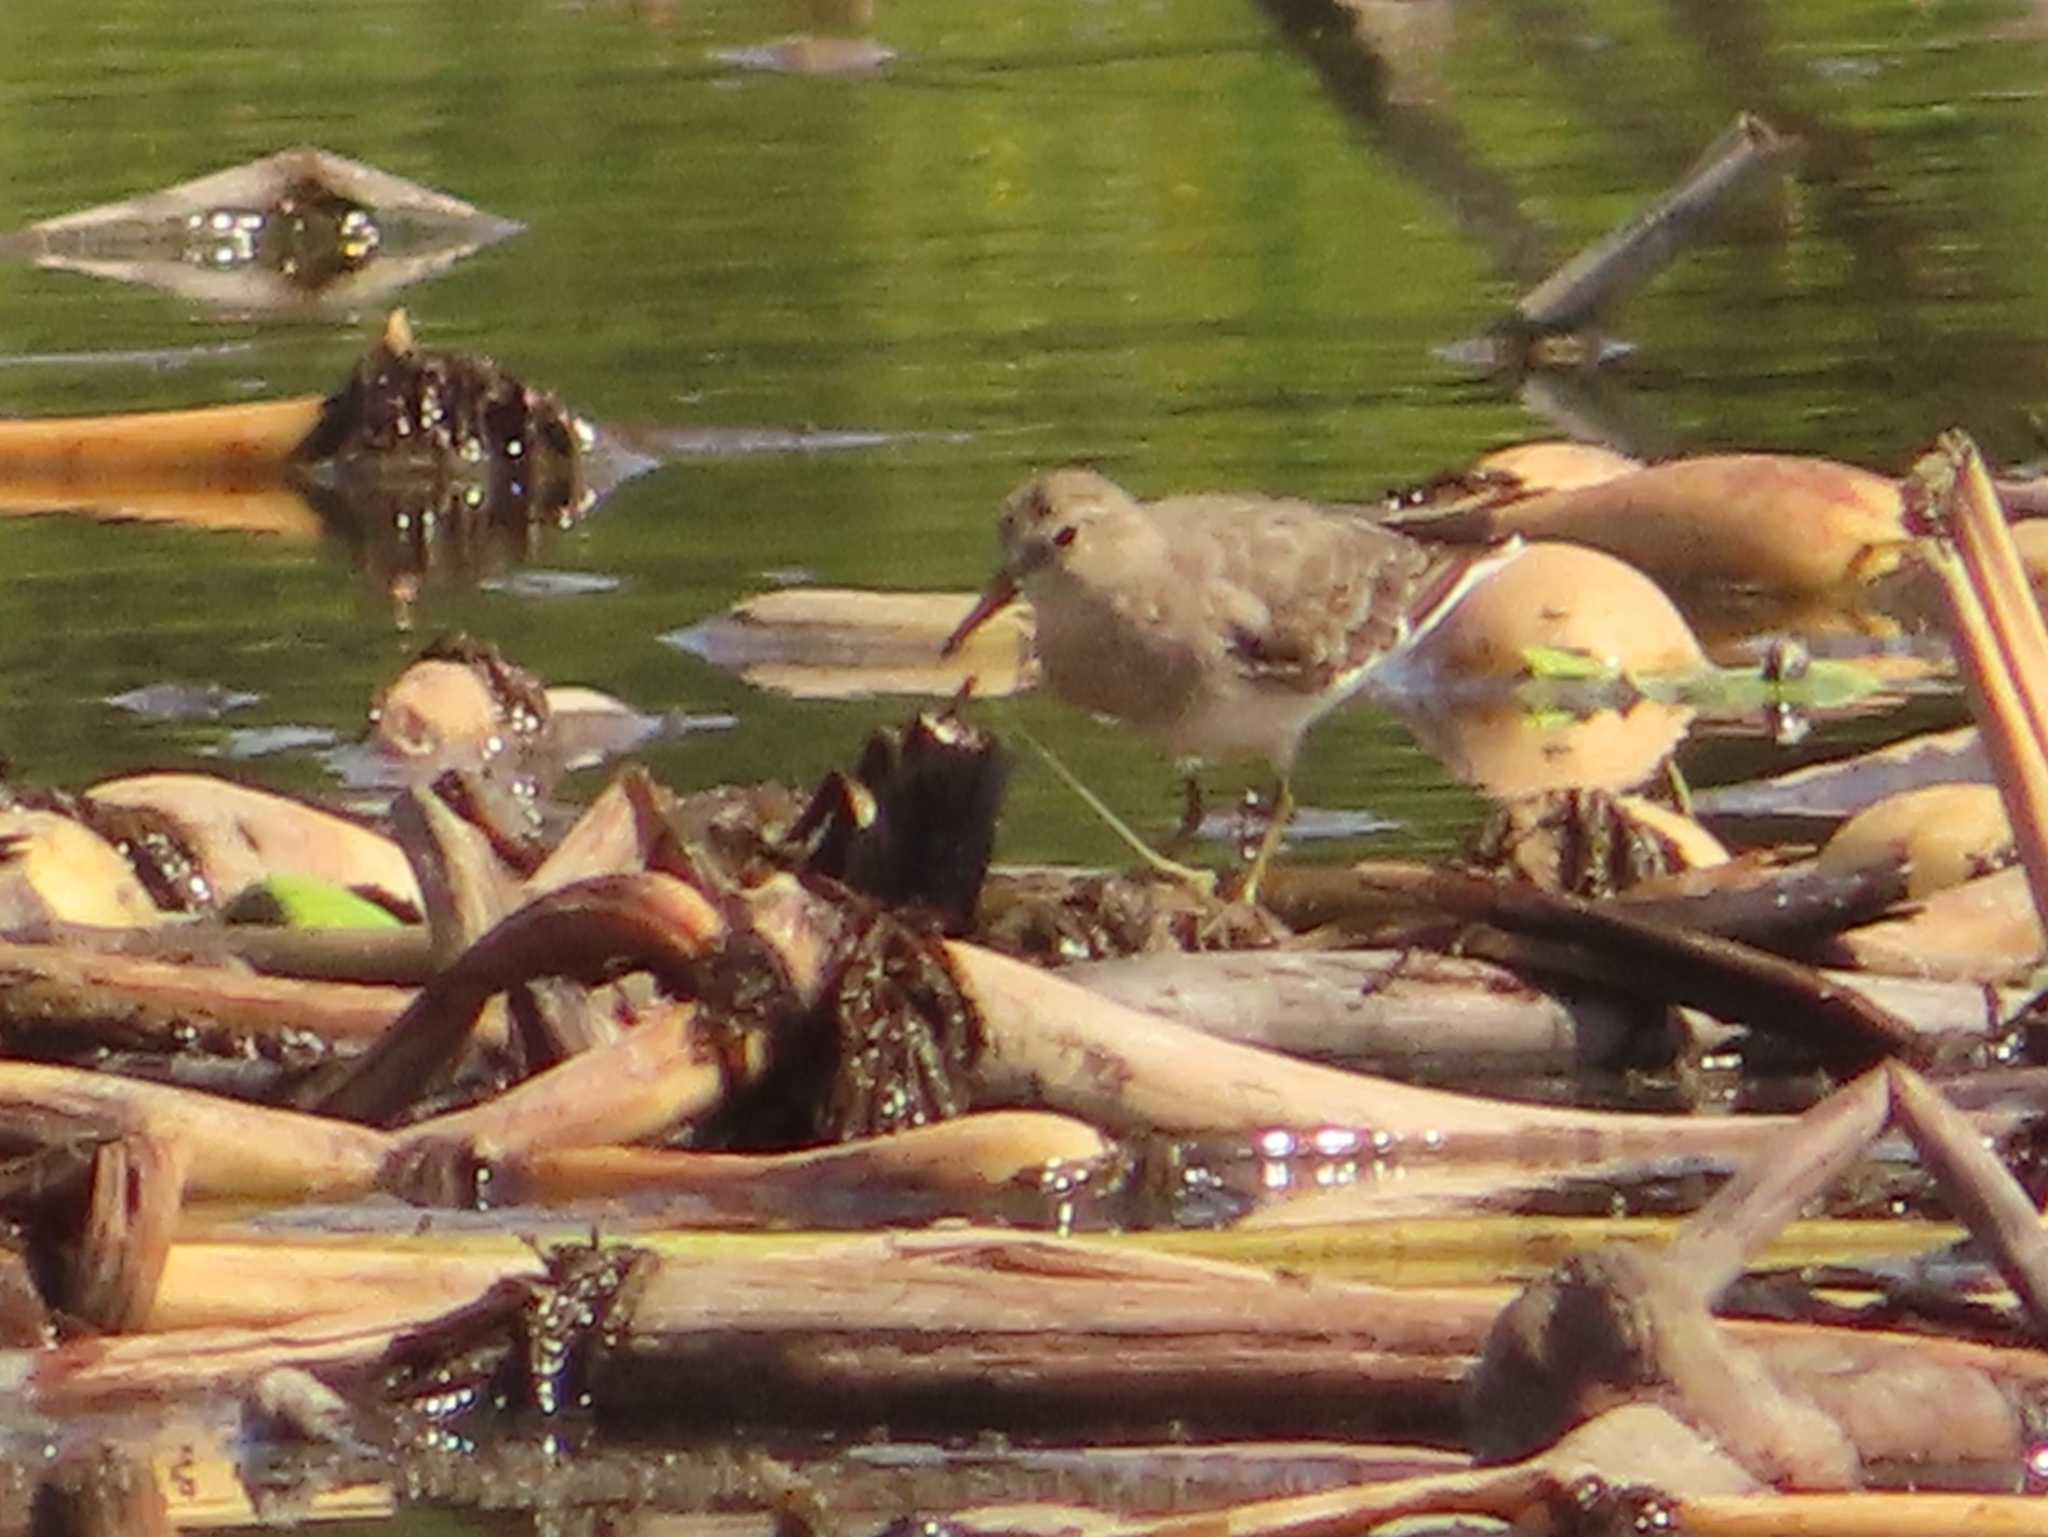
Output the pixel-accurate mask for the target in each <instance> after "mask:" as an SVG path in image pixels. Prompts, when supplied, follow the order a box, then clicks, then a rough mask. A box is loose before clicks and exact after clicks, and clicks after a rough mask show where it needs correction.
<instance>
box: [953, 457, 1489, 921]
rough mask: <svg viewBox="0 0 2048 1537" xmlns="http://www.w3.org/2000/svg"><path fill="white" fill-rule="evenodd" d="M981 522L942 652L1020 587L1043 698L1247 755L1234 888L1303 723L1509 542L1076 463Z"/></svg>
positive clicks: (1278, 805) (1276, 822) (1266, 854)
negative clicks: (1444, 541) (1445, 535)
mask: <svg viewBox="0 0 2048 1537" xmlns="http://www.w3.org/2000/svg"><path fill="white" fill-rule="evenodd" d="M997 538H998V541H999V543H1000V546H1001V549H1002V565H1001V566H1000V567H999V568H998V570H997V571H996V574H995V576H994V578H993V579H991V581H990V582H989V584H988V587H987V588H986V589H985V590H984V591H983V593H982V595H981V598H980V600H979V601H978V602H976V604H975V605H974V607H973V608H972V609H971V610H969V612H968V614H967V616H966V617H965V618H964V619H962V620H961V621H960V625H959V627H958V628H957V629H956V630H954V632H953V634H952V637H951V638H950V639H949V640H948V641H947V642H946V646H945V650H946V652H947V653H948V654H950V653H951V652H952V651H954V650H956V649H957V648H958V647H959V646H960V645H961V644H962V643H963V642H964V641H965V640H966V639H967V637H968V636H969V635H970V634H972V633H973V631H974V630H975V629H976V628H977V627H978V626H980V625H981V624H982V623H984V622H985V621H986V620H988V619H989V618H990V617H991V616H992V615H994V614H996V613H997V612H999V611H1000V610H1001V609H1003V608H1005V607H1006V606H1008V604H1009V603H1010V602H1011V601H1012V600H1013V599H1015V598H1016V597H1017V596H1019V594H1021V595H1023V596H1024V597H1026V598H1028V599H1030V601H1031V606H1032V608H1033V609H1034V610H1035V611H1036V614H1037V646H1038V655H1039V660H1040V662H1041V663H1042V665H1043V667H1044V670H1045V678H1046V681H1047V683H1049V684H1050V685H1051V687H1052V688H1053V690H1054V692H1056V693H1057V694H1059V695H1060V697H1061V698H1063V699H1065V700H1067V701H1068V702H1069V703H1071V704H1076V705H1079V706H1081V707H1082V708H1083V709H1088V710H1094V711H1098V712H1100V713H1102V714H1104V715H1111V716H1115V717H1116V718H1118V719H1119V720H1125V721H1129V722H1130V723H1131V724H1132V725H1134V726H1138V727H1141V728H1143V729H1145V730H1147V731H1150V732H1152V733H1153V734H1155V735H1156V736H1158V737H1159V738H1160V739H1161V740H1162V741H1164V742H1165V743H1166V745H1167V746H1168V747H1169V748H1170V749H1171V750H1172V751H1173V752H1175V753H1176V754H1179V755H1182V756H1186V757H1199V758H1207V757H1213V756H1218V755H1230V754H1253V753H1257V754H1261V755H1263V756H1264V757H1265V758H1266V759H1267V760H1268V761H1269V762H1270V763H1271V764H1272V765H1273V769H1274V772H1275V773H1276V774H1277V775H1278V776H1279V781H1280V783H1279V792H1278V794H1277V796H1276V797H1275V800H1274V805H1273V818H1272V821H1271V823H1270V824H1269V825H1268V826H1267V829H1266V832H1265V836H1264V837H1263V838H1261V840H1260V842H1259V847H1258V851H1257V852H1256V853H1255V854H1254V855H1253V857H1252V861H1251V864H1250V865H1249V866H1248V868H1247V870H1246V872H1245V878H1244V883H1243V886H1242V888H1241V892H1240V894H1241V895H1242V896H1243V897H1244V898H1245V899H1246V900H1251V899H1252V898H1254V897H1255V896H1256V894H1257V891H1258V884H1259V878H1260V876H1261V875H1262V874H1263V873H1264V871H1265V867H1266V862H1267V860H1268V859H1270V858H1271V856H1272V853H1273V850H1274V849H1275V848H1277V847H1278V846H1279V842H1280V837H1281V834H1282V832H1283V830H1284V829H1285V827H1286V824H1287V821H1288V818H1289V817H1290V816H1291V815H1292V814H1293V810H1294V796H1293V789H1292V773H1293V767H1294V758H1295V754H1296V752H1297V750H1298V749H1299V748H1300V746H1301V740H1302V737H1303V736H1304V735H1305V734H1306V733H1307V731H1308V728H1309V727H1310V726H1311V725H1313V724H1314V723H1315V722H1316V720H1317V719H1318V718H1319V717H1321V716H1322V715H1323V714H1324V713H1325V712H1327V711H1329V710H1331V709H1332V708H1334V707H1335V706H1336V705H1338V704H1339V703H1341V702H1342V701H1343V700H1344V699H1346V698H1348V697H1349V696H1350V695H1351V694H1352V693H1354V692H1355V691H1356V690H1357V689H1359V688H1360V687H1361V686H1362V685H1363V684H1364V683H1365V682H1366V680H1367V679H1368V677H1369V676H1370V674H1371V673H1372V671H1373V669H1374V668H1376V667H1378V666H1379V665H1380V664H1381V663H1383V662H1384V661H1386V660H1387V659H1388V658H1389V657H1390V656H1394V655H1396V654H1398V653H1399V652H1401V651H1402V650H1403V649H1405V648H1406V647H1407V646H1409V645H1411V644H1412V643H1413V642H1414V641H1415V640H1416V639H1417V638H1418V637H1420V636H1421V635H1423V634H1425V633H1426V632H1427V631H1428V630H1429V629H1430V627H1431V626H1432V625H1434V624H1435V623H1436V622H1437V621H1438V620H1439V619H1441V618H1442V617H1443V616H1444V615H1445V614H1446V613H1448V612H1449V611H1450V609H1451V608H1452V606H1453V605H1455V604H1456V602H1457V601H1458V599H1459V598H1460V597H1461V596H1462V595H1463V594H1464V593H1465V591H1466V590H1467V589H1468V588H1469V587H1471V586H1472V585H1473V583H1474V582H1475V581H1477V580H1478V578H1479V577H1481V576H1482V575H1484V574H1485V573H1486V572H1487V571H1490V570H1491V569H1492V568H1493V567H1494V566H1496V565H1498V564H1500V563H1501V561H1502V560H1504V559H1505V558H1506V557H1507V555H1508V553H1509V550H1508V548H1507V547H1502V546H1496V547H1493V548H1490V549H1482V550H1472V549H1465V550H1456V551H1439V550H1436V549H1432V548H1431V547H1430V546H1428V545H1425V544H1421V543H1418V542H1417V541H1416V540H1413V539H1410V538H1408V537H1407V536H1406V535H1403V534H1397V533H1394V532H1392V531H1390V530H1388V529H1383V528H1378V527H1375V526H1374V525H1373V524H1371V523H1368V522H1366V521H1365V520H1364V519H1363V518H1354V517H1348V516H1344V515H1342V514H1339V513H1336V512H1333V511H1330V510H1329V509H1326V508H1322V507H1318V506H1316V505H1315V504H1313V503H1310V502H1300V501H1281V500H1275V499H1272V498H1269V497H1262V496H1249V495H1237V494H1203V495H1196V496H1176V497H1169V498H1167V499H1166V500H1164V501H1158V502H1139V501H1137V500H1135V499H1134V498H1133V497H1131V496H1130V495H1129V493H1127V492H1126V491H1124V490H1123V488H1122V487H1120V486H1118V485H1116V484H1115V483H1114V482H1112V481H1110V480H1108V479H1105V478H1104V477H1103V476H1101V475H1098V474H1096V473H1095V472H1094V471H1092V470H1083V469H1063V470H1054V471H1052V472H1050V473H1048V474H1045V475H1041V476H1039V477H1038V478H1037V479H1035V480H1032V481H1029V482H1027V483H1026V484H1024V485H1022V486H1020V487H1019V488H1018V489H1017V490H1015V491H1014V492H1012V493H1011V494H1010V497H1009V499H1008V500H1007V501H1005V502H1004V503H1003V511H1002V517H1001V519H1000V521H999V522H998V524H997Z"/></svg>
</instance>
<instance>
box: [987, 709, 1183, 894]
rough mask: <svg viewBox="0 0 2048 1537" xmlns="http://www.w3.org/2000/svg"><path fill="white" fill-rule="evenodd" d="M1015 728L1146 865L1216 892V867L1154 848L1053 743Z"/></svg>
mask: <svg viewBox="0 0 2048 1537" xmlns="http://www.w3.org/2000/svg"><path fill="white" fill-rule="evenodd" d="M1012 729H1014V730H1016V731H1017V733H1018V734H1019V735H1020V736H1022V737H1023V738H1024V740H1025V741H1027V742H1029V743H1030V744H1031V745H1032V747H1033V748H1034V749H1035V750H1036V751H1037V753H1038V755H1039V757H1041V758H1043V759H1045V762H1046V766H1047V767H1048V768H1050V769H1051V770H1052V771H1053V773H1055V774H1057V775H1058V776H1059V779H1060V783H1061V784H1063V785H1065V786H1066V787H1067V788H1068V789H1069V790H1072V791H1073V792H1074V793H1075V794H1076V795H1078V796H1080V797H1081V799H1082V801H1083V802H1085V803H1086V804H1087V806H1088V809H1089V810H1091V811H1093V812H1094V813H1095V814H1096V815H1097V816H1099V817H1101V818H1102V820H1103V823H1104V825H1106V826H1107V827H1108V828H1109V830H1110V831H1111V832H1113V833H1115V834H1116V835H1117V836H1118V837H1119V838H1121V839H1123V841H1124V843H1125V844H1126V846H1128V847H1129V849H1130V850H1131V852H1132V853H1134V854H1136V855H1137V856H1138V858H1139V859H1141V860H1143V861H1144V862H1145V865H1146V867H1147V868H1148V869H1150V870H1151V871H1152V872H1153V873H1154V874H1156V875H1163V876H1165V877H1166V878H1167V879H1168V880H1174V881H1180V882H1181V883H1182V884H1184V885H1186V886H1188V887H1190V888H1192V889H1193V890H1195V891H1198V892H1200V893H1201V894H1202V895H1203V896H1213V895H1214V894H1215V891H1216V872H1215V871H1214V870H1204V869H1201V868H1200V867H1198V866H1195V865H1184V864H1182V863H1181V862H1180V861H1179V860H1177V859H1168V858H1167V857H1166V856H1165V855H1164V854H1162V853H1160V852H1159V850H1157V849H1155V848H1153V847H1152V845H1151V844H1149V843H1147V842H1146V841H1145V840H1144V839H1143V838H1141V837H1139V836H1138V834H1137V832H1136V831H1135V830H1134V829H1133V828H1132V827H1131V825H1130V824H1129V823H1128V822H1126V821H1125V820H1124V819H1123V818H1122V817H1120V816H1118V815H1117V814H1116V813H1115V812H1114V811H1112V810H1110V809H1109V807H1108V806H1107V805H1105V804H1104V803H1103V800H1102V797H1101V796H1099V795H1097V794H1096V793H1095V792H1094V791H1093V790H1091V789H1089V788H1088V787H1087V786H1086V785H1084V784H1082V783H1081V781H1080V780H1079V779H1077V778H1076V777H1075V776H1074V771H1073V770H1072V769H1070V768H1068V767H1067V766H1066V765H1065V764H1064V763H1062V762H1060V760H1059V759H1058V758H1057V757H1055V756H1054V755H1053V751H1052V749H1051V748H1050V747H1047V746H1046V745H1045V743H1043V742H1041V741H1039V740H1038V738H1037V737H1035V736H1033V735H1032V734H1031V733H1030V732H1028V731H1025V730H1024V729H1023V728H1022V727H1013V728H1012Z"/></svg>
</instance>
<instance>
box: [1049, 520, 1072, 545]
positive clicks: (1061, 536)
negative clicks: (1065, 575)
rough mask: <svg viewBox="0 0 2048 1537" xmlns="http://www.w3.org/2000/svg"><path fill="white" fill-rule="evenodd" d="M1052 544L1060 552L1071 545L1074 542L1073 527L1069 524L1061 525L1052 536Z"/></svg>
mask: <svg viewBox="0 0 2048 1537" xmlns="http://www.w3.org/2000/svg"><path fill="white" fill-rule="evenodd" d="M1052 542H1053V544H1054V546H1055V547H1057V548H1059V549H1062V550H1064V549H1065V548H1066V547H1067V546H1068V545H1070V544H1072V543H1073V542H1074V525H1073V524H1071V523H1066V524H1062V525H1061V527H1060V528H1059V530H1058V531H1057V532H1056V533H1054V535H1053V536H1052Z"/></svg>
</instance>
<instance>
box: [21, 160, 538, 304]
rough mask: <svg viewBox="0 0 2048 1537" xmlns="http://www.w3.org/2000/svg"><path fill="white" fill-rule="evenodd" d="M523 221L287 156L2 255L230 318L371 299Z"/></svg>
mask: <svg viewBox="0 0 2048 1537" xmlns="http://www.w3.org/2000/svg"><path fill="white" fill-rule="evenodd" d="M521 228H522V226H520V225H518V224H516V223H514V222H512V221H511V220H509V219H501V218H499V217H498V216H497V215H496V214H491V213H486V212H484V211H483V210H482V209H479V208H475V207H472V206H471V205H470V204H468V203H465V202H463V201H461V200H460V199H459V198H452V197H449V196H447V195H446V194H444V193H440V192H435V191H434V190H432V189H431V188H429V187H422V186H419V185H418V184H416V183H414V182H409V181H406V180H404V179H403V178H401V177H397V176H391V175H388V174H387V173H385V172H383V171H379V170H377V169H376V168H375V167H373V166H367V165H361V164H359V163H357V162H356V161H353V160H347V159H344V158H343V157H342V156H340V155H333V154H329V153H328V152H327V151H325V150H320V149H294V150H286V151H284V152H283V153H281V154H276V155H270V156H267V157H266V158H264V159H262V160H256V161H252V162H250V163H249V164H247V165H241V166H236V167H234V168H232V169H230V170H226V171H217V172H215V173H214V174H212V175H210V176H202V177H200V178H198V179H197V180H195V181H188V182H181V183H179V184H178V185H177V186H174V187H167V188H165V189H163V190H162V191H160V192H152V193H147V194H145V195H143V196H141V197H137V198H129V199H126V200H124V201H122V202H119V203H106V204H102V205H100V206H98V207H95V208H88V209H85V210H83V211H81V212H79V213H74V214H67V215H64V216H63V217H61V218H56V219H45V220H43V221H42V222H41V223H38V224H32V225H30V226H29V227H28V228H27V229H24V230H21V231H18V232H16V233H15V234H13V235H9V236H5V237H0V255H11V256H17V257H22V258H26V259H27V260H29V261H31V262H33V263H34V264H35V265H36V266H38V267H49V268H55V269H59V270H62V271H69V272H83V273H88V274H91V275H93V276H96V277H107V278H113V279H115V280H116V281H119V282H124V283H142V284H147V285H149V286H151V287H154V288H160V289H163V290H165V291H167V292H170V293H174V294H177V295H179V296H181V297H183V298H187V299H193V300H197V301H199V302H201V303H204V304H207V305H211V306H218V307H222V308H228V309H233V310H237V311H251V310H274V309H293V308H303V307H305V306H308V305H318V306H321V307H324V308H332V309H343V310H345V309H350V308H353V307H357V306H362V305H368V304H374V303H377V302H380V301H381V300H383V299H384V298H386V297H387V296H389V295H391V294H393V293H395V292H397V291H398V290H399V289H401V288H404V287H405V286H407V285H408V284H411V283H416V282H419V281H420V280H421V279H423V278H427V277H431V276H433V275H434V274H435V273H438V272H440V271H442V270H444V269H445V268H447V267H450V266H452V265H453V264H454V263H456V262H457V261H460V260H461V259H462V258H463V257H465V256H468V255H470V254H472V253H474V252H476V251H479V250H481V249H482V248H483V247H485V246H487V245H491V244H494V243H495V242H497V241H500V240H503V239H505V238H506V237H507V236H508V235H514V234H517V233H518V232H519V231H520V229H521Z"/></svg>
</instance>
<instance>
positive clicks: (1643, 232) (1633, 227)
mask: <svg viewBox="0 0 2048 1537" xmlns="http://www.w3.org/2000/svg"><path fill="white" fill-rule="evenodd" d="M1791 147H1792V144H1791V141H1788V140H1786V139H1784V138H1782V137H1781V136H1780V135H1779V134H1778V132H1777V131H1776V130H1775V129H1773V128H1772V127H1771V125H1770V124H1768V123H1766V122H1765V121H1763V119H1761V118H1759V117H1753V116H1751V115H1750V114H1749V113H1747V112H1745V113H1743V114H1742V115H1741V116H1739V117H1738V118H1736V120H1735V121H1734V122H1733V123H1732V124H1730V125H1729V127H1728V129H1727V131H1726V132H1724V133H1723V134H1722V135H1721V136H1720V137H1719V138H1718V139H1716V140H1715V141H1714V142H1713V143H1712V144H1710V145H1709V146H1708V147H1707V150H1706V152H1705V154H1703V155H1702V156H1701V157H1700V158H1699V160H1698V161H1696V162H1695V163H1694V165H1693V167H1692V169H1691V170H1689V171H1688V172H1686V174H1685V177H1684V179H1683V180H1681V181H1680V182H1679V184H1678V185H1677V186H1675V187H1673V188H1672V189H1671V190H1670V191H1669V192H1667V193H1665V194H1664V196H1663V197H1661V198H1659V199H1658V200H1657V201H1656V202H1655V203H1653V204H1652V205H1651V206H1650V207H1649V208H1647V209H1645V210H1644V211H1643V212H1642V213H1640V214H1638V215H1636V217H1635V218H1633V219H1631V220H1630V221H1629V222H1628V223H1626V224H1624V225H1622V226H1621V228H1619V229H1617V230H1615V231H1613V232H1612V233H1611V234H1609V235H1607V236H1605V237H1604V238H1602V239H1600V240H1598V241H1596V242H1595V243H1594V244H1592V245H1590V246H1588V247H1587V248H1586V249H1585V250H1583V251H1581V252H1580V253H1579V254H1578V255H1577V256H1575V257H1573V258H1572V259H1571V260H1570V261H1568V262H1566V263H1565V264H1564V265H1563V266H1562V267H1560V268H1558V269H1557V271H1556V272H1554V273H1552V274H1551V275H1550V276H1549V277H1547V278H1545V279H1544V280H1543V281H1542V282H1541V283H1539V284H1537V285H1536V286H1535V287H1534V288H1532V289H1531V290H1530V291H1529V292H1528V293H1526V294H1524V295H1523V296H1522V298H1521V299H1520V300H1519V301H1518V302H1517V303H1516V305H1515V308H1514V314H1513V325H1514V327H1515V328H1516V329H1518V330H1528V331H1570V330H1573V329H1576V328H1577V327H1579V326H1582V325H1585V324H1587V323H1588V322H1590V321H1591V320H1592V319H1593V317H1594V316H1595V315H1596V314H1598V313H1599V311H1600V310H1602V309H1603V308H1605V307H1606V306H1607V305H1609V304H1611V303H1612V302H1613V301H1614V300H1615V299H1617V298H1618V297H1620V296H1621V295H1622V294H1623V293H1625V292H1627V291H1628V290H1629V289H1631V288H1634V287H1636V286H1638V285H1639V284H1641V283H1644V282H1646V281H1647V280H1648V279H1649V278H1650V277H1652V276H1653V275H1654V274H1655V273H1656V272H1657V271H1658V270H1659V269H1661V268H1662V267H1663V266H1664V265H1665V264H1666V263H1667V262H1669V261H1670V260H1671V258H1672V257H1673V256H1675V255H1676V254H1677V253H1678V251H1679V250H1680V249H1681V248H1682V247H1683V246H1684V245H1685V244H1686V242H1687V241H1689V240H1691V239H1692V237H1693V235H1694V233H1695V232H1696V231H1697V229H1698V227H1699V225H1700V223H1701V222H1702V221H1703V220H1704V219H1705V218H1706V217H1707V215H1708V214H1709V213H1710V212H1711V211H1712V210H1713V209H1714V208H1715V206H1716V205H1718V204H1720V203H1722V202H1724V201H1726V200H1727V198H1728V197H1729V196H1730V194H1732V193H1733V192H1734V191H1735V189H1736V188H1738V187H1740V186H1741V185H1742V184H1743V183H1744V182H1746V181H1748V180H1749V179H1750V178H1751V177H1752V176H1753V175H1755V174H1756V173H1757V172H1758V171H1760V170H1762V169H1764V168H1765V167H1767V166H1769V165H1772V164H1774V163H1775V162H1777V161H1778V160H1780V159H1782V158H1783V157H1784V155H1785V154H1786V153H1787V152H1788V151H1789V150H1790V148H1791Z"/></svg>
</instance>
